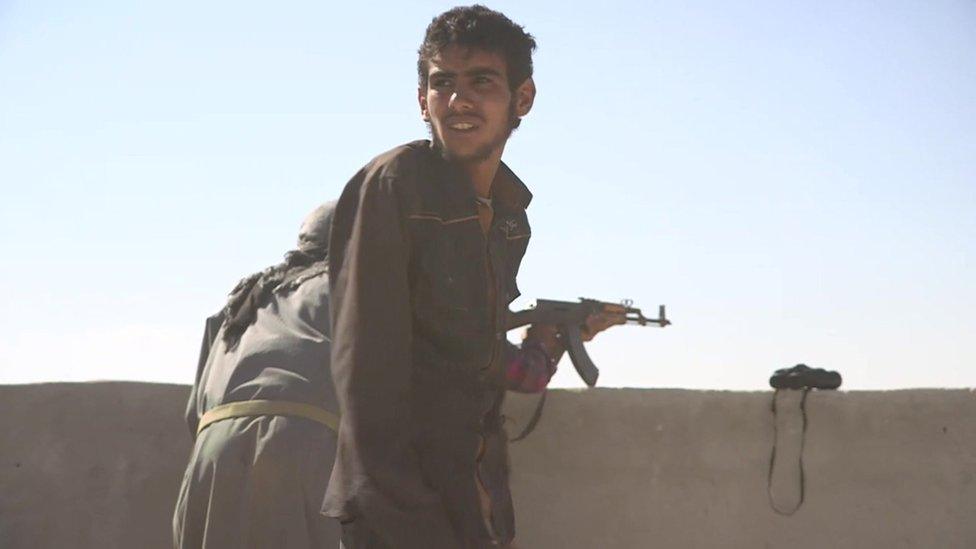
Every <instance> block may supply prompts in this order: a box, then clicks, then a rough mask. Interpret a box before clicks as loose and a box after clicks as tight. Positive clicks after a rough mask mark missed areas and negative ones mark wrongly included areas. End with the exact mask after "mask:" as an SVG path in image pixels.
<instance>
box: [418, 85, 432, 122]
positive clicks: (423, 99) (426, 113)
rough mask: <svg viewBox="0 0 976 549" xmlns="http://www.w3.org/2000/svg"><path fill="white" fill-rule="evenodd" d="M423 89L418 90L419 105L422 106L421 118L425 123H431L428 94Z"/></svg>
mask: <svg viewBox="0 0 976 549" xmlns="http://www.w3.org/2000/svg"><path fill="white" fill-rule="evenodd" d="M425 91H426V90H424V89H423V88H420V87H418V88H417V103H419V104H420V117H421V118H423V119H424V122H430V110H429V109H428V108H427V94H426V93H424V92H425Z"/></svg>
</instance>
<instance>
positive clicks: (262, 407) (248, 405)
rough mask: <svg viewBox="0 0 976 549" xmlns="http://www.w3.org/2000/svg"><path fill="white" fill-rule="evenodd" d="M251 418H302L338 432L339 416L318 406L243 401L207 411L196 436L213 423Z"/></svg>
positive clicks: (279, 401)
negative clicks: (235, 418)
mask: <svg viewBox="0 0 976 549" xmlns="http://www.w3.org/2000/svg"><path fill="white" fill-rule="evenodd" d="M251 416H293V417H303V418H305V419H310V420H312V421H315V422H318V423H321V424H322V425H325V426H326V427H328V428H329V429H332V430H333V431H336V432H338V431H339V416H337V415H336V414H333V413H332V412H330V411H328V410H326V409H324V408H320V407H318V406H313V405H311V404H305V403H302V402H288V401H284V400H244V401H241V402H230V403H227V404H221V405H220V406H215V407H214V408H211V409H210V410H207V412H206V413H204V414H203V416H202V417H201V418H200V426H199V427H197V434H198V435H199V434H200V432H201V431H203V430H204V429H205V428H206V427H207V426H208V425H210V424H211V423H214V422H215V421H221V420H224V419H230V418H234V417H251Z"/></svg>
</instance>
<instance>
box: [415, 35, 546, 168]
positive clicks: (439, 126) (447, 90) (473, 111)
mask: <svg viewBox="0 0 976 549" xmlns="http://www.w3.org/2000/svg"><path fill="white" fill-rule="evenodd" d="M534 97H535V87H534V84H533V83H532V79H531V78H529V79H528V80H526V82H525V83H524V84H522V85H521V86H519V88H518V89H516V90H515V92H514V93H513V92H512V91H511V90H510V88H509V84H508V76H507V71H506V66H505V59H504V58H503V57H502V56H501V55H499V54H496V53H492V52H487V51H484V50H478V49H471V48H464V47H462V46H457V45H451V46H448V47H447V48H445V49H444V50H443V51H441V52H440V53H439V54H438V55H436V56H435V57H434V58H433V59H431V60H430V63H429V66H428V69H427V89H421V90H418V99H419V101H420V112H421V115H422V116H423V118H424V120H425V121H427V122H428V123H429V124H430V128H431V137H432V138H433V140H434V145H435V146H436V147H437V148H438V150H440V151H441V153H442V154H443V155H444V156H445V157H446V158H447V159H449V160H452V161H455V162H460V163H479V162H484V161H486V160H489V159H492V158H501V153H502V150H503V149H504V148H505V142H506V141H507V140H508V136H509V135H511V133H512V123H513V122H514V120H515V118H516V117H522V116H524V115H525V114H527V113H528V112H529V109H531V107H532V100H533V99H534Z"/></svg>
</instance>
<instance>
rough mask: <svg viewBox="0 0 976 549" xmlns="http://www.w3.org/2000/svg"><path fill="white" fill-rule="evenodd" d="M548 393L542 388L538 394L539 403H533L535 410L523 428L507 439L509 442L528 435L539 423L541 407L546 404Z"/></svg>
mask: <svg viewBox="0 0 976 549" xmlns="http://www.w3.org/2000/svg"><path fill="white" fill-rule="evenodd" d="M547 394H549V390H548V389H543V390H542V394H541V395H539V403H538V404H536V405H535V411H534V412H532V417H531V418H530V419H529V422H528V423H526V424H525V428H524V429H522V432H521V433H519V434H518V435H517V436H516V437H515V438H510V439H508V441H509V442H518V441H520V440H522V439H523V438H525V437H527V436H529V433H531V432H532V431H533V430H534V429H535V426H536V425H538V424H539V420H540V419H542V408H543V407H544V406H545V405H546V395H547Z"/></svg>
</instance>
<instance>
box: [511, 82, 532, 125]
mask: <svg viewBox="0 0 976 549" xmlns="http://www.w3.org/2000/svg"><path fill="white" fill-rule="evenodd" d="M534 103H535V81H534V80H532V77H531V76H530V77H528V78H526V79H525V82H522V84H520V85H519V87H517V88H515V116H517V117H519V118H522V117H523V116H525V115H527V114H529V111H531V110H532V105H533V104H534Z"/></svg>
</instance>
